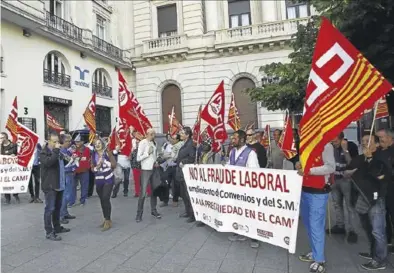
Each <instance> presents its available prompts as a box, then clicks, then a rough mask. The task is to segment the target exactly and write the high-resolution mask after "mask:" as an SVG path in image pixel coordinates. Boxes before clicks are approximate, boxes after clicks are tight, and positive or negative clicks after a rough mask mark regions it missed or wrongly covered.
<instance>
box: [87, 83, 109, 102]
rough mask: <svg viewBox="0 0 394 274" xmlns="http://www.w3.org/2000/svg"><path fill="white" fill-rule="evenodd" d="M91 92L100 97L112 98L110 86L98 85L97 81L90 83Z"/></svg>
mask: <svg viewBox="0 0 394 274" xmlns="http://www.w3.org/2000/svg"><path fill="white" fill-rule="evenodd" d="M92 93H95V94H97V95H99V96H102V97H106V98H112V88H111V87H108V86H103V85H100V84H99V83H94V82H93V83H92Z"/></svg>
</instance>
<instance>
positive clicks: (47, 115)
mask: <svg viewBox="0 0 394 274" xmlns="http://www.w3.org/2000/svg"><path fill="white" fill-rule="evenodd" d="M45 118H46V121H47V125H48V127H49V128H51V129H53V130H55V131H56V132H58V133H59V132H60V131H62V130H64V128H63V127H62V126H61V125H60V123H59V122H58V121H56V119H55V117H53V116H52V115H51V114H50V113H49V111H47V110H45Z"/></svg>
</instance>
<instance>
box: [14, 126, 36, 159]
mask: <svg viewBox="0 0 394 274" xmlns="http://www.w3.org/2000/svg"><path fill="white" fill-rule="evenodd" d="M17 136H18V141H17V142H18V164H19V165H21V166H23V167H27V166H28V165H29V163H30V160H31V158H32V157H33V155H34V152H35V149H36V146H37V143H38V135H37V134H35V133H34V132H33V131H31V130H30V129H28V128H27V127H25V126H24V125H22V124H21V123H19V122H17Z"/></svg>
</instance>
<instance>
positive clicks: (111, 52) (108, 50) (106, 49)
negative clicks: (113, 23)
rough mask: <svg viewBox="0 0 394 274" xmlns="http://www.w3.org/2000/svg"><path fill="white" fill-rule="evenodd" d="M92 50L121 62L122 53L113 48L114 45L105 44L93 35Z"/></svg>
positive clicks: (118, 49)
mask: <svg viewBox="0 0 394 274" xmlns="http://www.w3.org/2000/svg"><path fill="white" fill-rule="evenodd" d="M93 48H94V49H96V50H98V51H101V52H102V53H104V54H106V55H107V56H109V57H112V58H115V59H118V60H122V57H123V51H122V50H121V49H120V48H118V47H115V46H114V45H112V44H110V43H108V42H105V41H104V40H103V39H100V38H98V37H97V36H94V35H93Z"/></svg>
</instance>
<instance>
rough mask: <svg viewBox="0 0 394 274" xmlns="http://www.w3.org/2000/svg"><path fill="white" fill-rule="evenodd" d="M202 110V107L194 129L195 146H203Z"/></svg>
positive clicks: (199, 109)
mask: <svg viewBox="0 0 394 274" xmlns="http://www.w3.org/2000/svg"><path fill="white" fill-rule="evenodd" d="M201 109H202V106H201V105H200V107H199V108H198V113H197V119H196V122H195V123H194V127H193V142H194V143H195V144H201Z"/></svg>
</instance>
